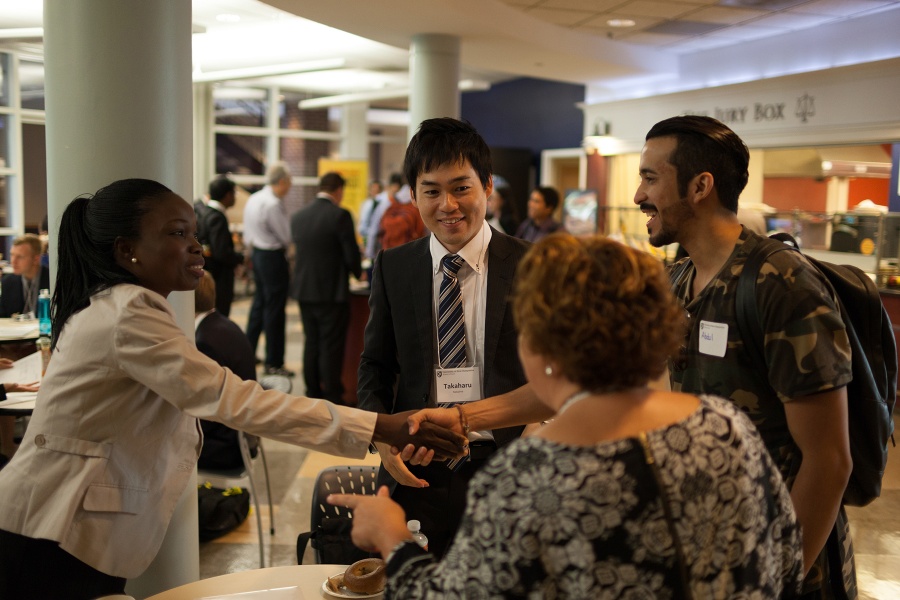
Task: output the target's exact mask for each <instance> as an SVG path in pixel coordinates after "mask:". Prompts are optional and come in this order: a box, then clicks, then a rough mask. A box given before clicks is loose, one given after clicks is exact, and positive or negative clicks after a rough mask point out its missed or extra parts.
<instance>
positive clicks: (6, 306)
mask: <svg viewBox="0 0 900 600" xmlns="http://www.w3.org/2000/svg"><path fill="white" fill-rule="evenodd" d="M0 288H2V290H0V317H3V318H7V317H11V316H12V315H13V314H15V313H20V312H22V309H23V308H25V296H24V292H23V290H22V276H21V275H16V274H15V273H10V274H9V275H4V276H3V279H0ZM38 289H39V290H44V289H50V269H48V268H47V267H42V268H41V275H40V282H39V286H38ZM35 310H37V307H35Z"/></svg>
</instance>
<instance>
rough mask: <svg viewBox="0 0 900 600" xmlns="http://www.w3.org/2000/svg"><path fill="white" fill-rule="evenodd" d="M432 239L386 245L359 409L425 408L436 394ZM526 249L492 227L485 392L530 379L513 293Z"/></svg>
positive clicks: (503, 434) (501, 439)
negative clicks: (521, 359)
mask: <svg viewBox="0 0 900 600" xmlns="http://www.w3.org/2000/svg"><path fill="white" fill-rule="evenodd" d="M429 239H430V236H426V237H424V238H422V239H419V240H416V241H414V242H410V243H409V244H404V245H403V246H400V247H398V248H393V249H391V250H385V251H383V252H381V253H380V254H379V255H378V258H377V259H376V261H375V269H374V274H373V278H372V292H371V295H370V296H369V322H368V324H367V325H366V334H365V348H364V349H363V353H362V356H361V358H360V364H359V385H358V388H357V397H358V398H359V405H358V406H359V408H362V409H365V410H371V411H374V412H380V413H391V414H393V413H396V412H402V411H405V410H411V409H421V408H425V406H426V403H427V401H428V398H429V395H430V394H431V383H432V378H433V377H434V356H435V348H434V346H435V344H436V343H437V342H436V340H435V335H434V329H433V325H432V321H433V316H432V315H433V312H434V310H433V305H432V301H431V296H432V270H431V254H430V252H429ZM527 249H528V244H527V243H525V242H523V241H521V240H517V239H515V238H512V237H510V236H508V235H505V234H503V233H499V232H497V231H496V230H492V237H491V243H490V245H489V246H488V292H487V299H486V303H485V331H484V360H485V366H484V390H483V392H484V395H485V397H490V396H495V395H497V394H503V393H505V392H509V391H511V390H514V389H516V388H518V387H520V386H522V385H524V384H525V373H524V371H523V370H522V365H521V364H520V363H519V355H518V350H517V337H518V332H517V331H516V327H515V325H514V324H513V316H512V306H511V305H510V295H511V293H512V285H513V278H514V276H515V272H516V266H517V265H518V264H519V260H520V259H521V258H522V256H523V255H524V254H525V251H526V250H527ZM521 431H522V428H521V427H511V428H507V429H496V430H494V439H495V440H496V442H497V444H498V445H502V444H505V443H508V442H509V441H511V440H513V439H514V438H516V437H518V436H519V434H520V433H521Z"/></svg>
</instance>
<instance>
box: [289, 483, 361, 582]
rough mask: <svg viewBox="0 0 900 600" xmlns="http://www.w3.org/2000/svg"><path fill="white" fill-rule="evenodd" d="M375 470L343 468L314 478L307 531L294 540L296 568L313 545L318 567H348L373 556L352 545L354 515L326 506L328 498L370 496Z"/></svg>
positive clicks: (336, 507)
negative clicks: (331, 496)
mask: <svg viewBox="0 0 900 600" xmlns="http://www.w3.org/2000/svg"><path fill="white" fill-rule="evenodd" d="M377 475H378V467H370V466H353V467H351V466H344V467H329V468H327V469H323V470H322V471H321V472H320V473H319V475H318V476H317V477H316V485H315V489H313V497H312V507H311V509H310V516H309V529H310V530H309V531H308V532H306V533H301V534H300V535H299V536H297V564H298V565H299V564H303V553H304V552H305V551H306V544H307V542H310V541H311V542H312V547H313V549H315V556H316V563H317V564H345V565H349V564H352V563H354V562H356V561H357V560H362V559H363V558H368V557H370V556H374V555H372V554H369V553H367V552H363V551H362V550H360V549H359V548H357V547H356V546H354V545H353V542H352V541H351V539H350V529H351V528H352V526H353V521H352V519H353V511H352V510H350V509H348V508H345V507H343V506H332V505H330V504H328V503H326V502H325V498H327V497H328V495H329V494H371V495H374V494H375V492H376V489H377V488H376V486H375V478H376V476H377Z"/></svg>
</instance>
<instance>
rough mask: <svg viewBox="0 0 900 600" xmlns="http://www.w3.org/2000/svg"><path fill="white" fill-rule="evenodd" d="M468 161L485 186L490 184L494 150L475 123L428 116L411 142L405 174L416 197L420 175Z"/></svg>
mask: <svg viewBox="0 0 900 600" xmlns="http://www.w3.org/2000/svg"><path fill="white" fill-rule="evenodd" d="M465 161H469V164H471V165H472V168H473V169H475V172H476V173H477V174H478V179H480V180H481V185H483V186H485V187H487V185H488V182H489V181H490V180H491V173H492V172H493V168H492V167H491V150H490V148H488V145H487V143H485V141H484V138H482V137H481V135H479V133H478V131H476V130H475V128H474V127H472V124H471V123H469V122H468V121H460V120H459V119H451V118H449V117H442V118H438V119H427V120H425V121H422V124H421V125H419V130H418V131H416V134H415V135H414V136H413V137H412V139H411V140H410V141H409V146H407V148H406V157H405V158H404V160H403V173H404V174H405V175H406V181H408V182H409V186H410V188H411V193H412V195H413V196H415V194H416V181H417V180H418V178H419V175H421V174H422V173H427V172H429V171H433V170H434V169H436V168H438V167H440V166H441V165H447V164H461V163H463V162H465Z"/></svg>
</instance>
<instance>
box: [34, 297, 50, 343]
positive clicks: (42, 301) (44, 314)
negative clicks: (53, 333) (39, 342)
mask: <svg viewBox="0 0 900 600" xmlns="http://www.w3.org/2000/svg"><path fill="white" fill-rule="evenodd" d="M37 318H38V328H39V330H40V334H41V335H42V336H48V337H49V336H50V290H46V289H45V290H41V293H40V294H39V295H38V302H37Z"/></svg>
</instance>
